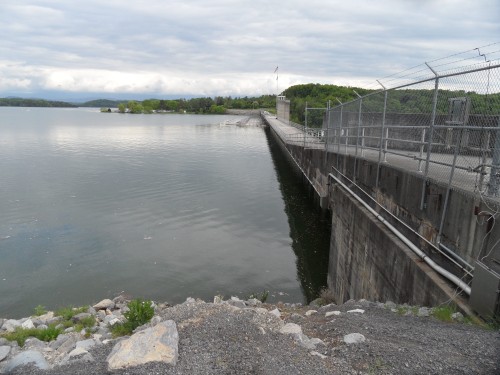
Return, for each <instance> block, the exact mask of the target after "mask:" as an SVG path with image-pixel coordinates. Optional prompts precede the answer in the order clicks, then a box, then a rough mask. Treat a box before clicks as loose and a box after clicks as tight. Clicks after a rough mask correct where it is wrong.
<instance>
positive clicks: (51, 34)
mask: <svg viewBox="0 0 500 375" xmlns="http://www.w3.org/2000/svg"><path fill="white" fill-rule="evenodd" d="M0 5H1V12H0V32H1V35H2V37H1V39H0V96H8V95H16V96H24V97H30V96H39V97H40V96H43V95H45V96H47V95H50V96H54V95H56V96H57V95H60V96H61V97H62V95H67V96H71V97H75V96H76V95H81V96H82V97H85V96H94V97H109V98H119V97H122V96H123V95H126V94H128V95H132V96H133V95H141V96H143V95H149V96H154V97H160V96H215V95H222V96H226V95H233V96H244V95H261V94H276V92H277V90H279V91H282V90H283V89H285V88H286V87H288V86H290V85H293V84H297V83H308V82H315V83H316V82H317V83H333V84H338V85H350V86H363V87H369V86H372V85H373V82H374V81H375V80H376V79H378V78H381V77H384V76H387V75H390V74H393V73H396V72H398V71H401V70H403V69H406V68H408V67H411V66H415V65H417V64H421V63H423V62H424V61H430V60H433V59H436V58H440V57H444V56H447V55H450V54H454V53H457V52H462V51H466V50H472V49H474V48H475V47H481V46H486V45H491V44H492V43H497V44H493V45H492V46H490V47H488V48H489V49H488V48H485V51H486V52H491V53H492V54H493V53H498V50H500V43H498V42H500V1H498V0H474V1H471V0H406V1H405V0H377V1H374V0H350V1H337V0H330V1H328V0H321V1H316V0H309V1H295V0H288V1H273V0H253V1H243V0H210V1H207V0H203V1H202V0H180V1H177V0H172V1H167V0H166V1H161V0H148V1H130V2H129V1H118V0H106V1H101V0H87V1H67V0H65V1H62V0H39V1H33V0H31V1H29V0H16V1H10V0H7V1H0ZM497 58H498V55H497ZM276 66H279V70H278V73H279V80H278V82H276V74H274V73H273V72H274V70H275V68H276ZM276 83H278V85H279V87H278V88H277V86H276Z"/></svg>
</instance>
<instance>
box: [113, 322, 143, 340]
mask: <svg viewBox="0 0 500 375" xmlns="http://www.w3.org/2000/svg"><path fill="white" fill-rule="evenodd" d="M135 328H137V327H134V326H133V325H132V324H131V323H130V322H125V323H116V324H115V325H112V326H110V327H109V330H110V331H111V334H112V335H113V338H117V337H120V336H130V335H131V334H132V332H134V329H135Z"/></svg>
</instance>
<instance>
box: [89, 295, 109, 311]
mask: <svg viewBox="0 0 500 375" xmlns="http://www.w3.org/2000/svg"><path fill="white" fill-rule="evenodd" d="M92 307H93V308H94V309H95V310H96V311H97V310H106V309H112V308H114V307H115V303H114V302H113V301H111V300H110V299H107V298H106V299H103V300H102V301H101V302H98V303H96V304H95V305H94V306H92Z"/></svg>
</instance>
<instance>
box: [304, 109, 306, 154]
mask: <svg viewBox="0 0 500 375" xmlns="http://www.w3.org/2000/svg"><path fill="white" fill-rule="evenodd" d="M306 133H307V102H306V112H305V119H304V149H305V148H306Z"/></svg>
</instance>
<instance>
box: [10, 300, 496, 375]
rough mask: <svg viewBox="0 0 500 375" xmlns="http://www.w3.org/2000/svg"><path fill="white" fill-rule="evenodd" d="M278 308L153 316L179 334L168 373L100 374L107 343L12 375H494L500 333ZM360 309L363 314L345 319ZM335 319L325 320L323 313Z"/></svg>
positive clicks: (158, 368)
mask: <svg viewBox="0 0 500 375" xmlns="http://www.w3.org/2000/svg"><path fill="white" fill-rule="evenodd" d="M262 307H265V308H266V309H267V310H272V309H274V308H275V307H278V308H279V309H280V311H281V314H282V315H281V319H280V318H278V317H275V316H273V315H271V314H269V313H265V312H263V311H262V310H260V311H259V310H256V309H237V308H235V307H233V306H230V305H228V304H211V303H203V302H201V301H197V302H195V303H184V304H181V305H177V306H174V307H172V308H165V309H163V310H162V311H161V312H160V314H159V315H160V316H161V317H162V320H165V319H173V320H174V321H175V322H176V323H177V329H178V331H179V360H178V362H177V365H176V366H175V367H173V366H169V365H163V364H159V363H154V364H150V365H147V366H139V367H136V368H131V369H127V370H121V371H114V372H108V371H107V364H106V357H107V355H108V354H109V352H110V351H111V349H112V347H113V345H114V343H111V344H107V345H101V346H99V347H96V348H94V349H92V350H91V354H92V356H93V357H94V359H95V362H91V363H82V362H77V363H73V364H71V365H67V366H61V367H56V368H54V369H52V370H49V371H41V370H37V369H35V368H32V367H24V368H22V369H19V370H17V371H16V372H14V373H13V374H27V375H30V374H31V375H42V374H43V375H62V374H72V375H80V374H131V375H132V374H137V375H139V374H141V375H142V374H273V375H281V374H283V375H284V374H286V375H289V374H499V373H500V332H498V331H491V330H485V329H483V328H480V327H478V326H474V325H468V324H462V323H444V322H440V321H438V320H436V319H434V318H432V317H417V316H401V315H399V314H397V313H395V312H391V310H390V309H386V308H381V307H380V306H379V305H377V304H375V303H370V302H366V301H359V302H348V303H346V304H344V305H342V306H334V305H329V306H327V307H322V308H317V307H316V308H314V309H315V310H318V312H317V313H315V314H312V315H310V316H306V315H305V313H306V311H308V310H311V309H313V308H312V307H310V306H303V307H294V306H290V305H280V304H278V305H277V306H272V305H263V306H262ZM352 309H363V310H365V312H364V313H347V311H349V310H352ZM335 310H337V311H341V314H340V315H338V316H329V317H325V313H326V312H329V311H335ZM288 322H292V323H296V324H299V325H300V326H301V327H302V330H303V332H304V334H306V335H307V336H308V337H310V338H312V337H317V338H320V339H322V340H323V341H324V343H325V344H326V345H325V346H323V345H321V344H320V345H318V346H317V347H316V351H317V352H319V353H321V354H322V355H324V356H325V357H324V358H322V357H320V356H318V355H313V354H311V350H309V349H305V348H304V347H302V346H300V345H299V344H298V343H297V342H296V341H295V340H294V339H293V337H291V336H288V335H284V334H281V333H279V332H278V331H279V328H280V327H281V326H282V325H283V323H288ZM354 332H356V333H361V334H363V335H364V336H365V337H366V341H365V342H363V343H360V344H351V345H347V344H345V343H344V341H343V337H344V335H345V334H349V333H354Z"/></svg>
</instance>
